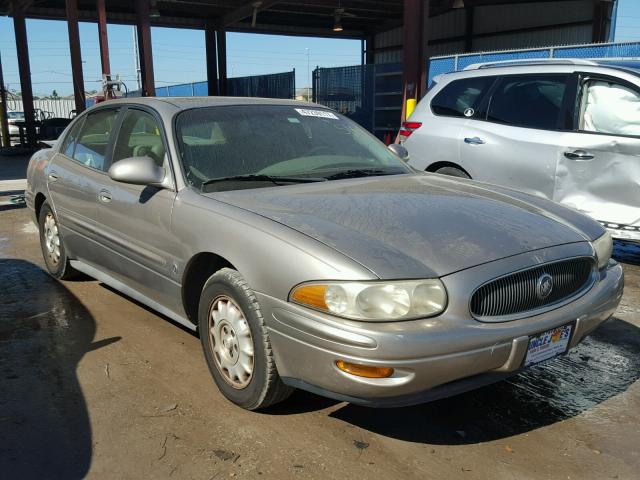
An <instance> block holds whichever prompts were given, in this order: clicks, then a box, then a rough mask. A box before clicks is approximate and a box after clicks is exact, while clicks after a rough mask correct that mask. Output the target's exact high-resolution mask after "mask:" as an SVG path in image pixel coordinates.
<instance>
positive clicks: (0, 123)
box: [0, 57, 11, 147]
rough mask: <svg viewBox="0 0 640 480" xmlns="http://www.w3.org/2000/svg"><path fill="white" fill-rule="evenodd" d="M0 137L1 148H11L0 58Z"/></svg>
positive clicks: (0, 59)
mask: <svg viewBox="0 0 640 480" xmlns="http://www.w3.org/2000/svg"><path fill="white" fill-rule="evenodd" d="M0 104H1V105H0V137H2V146H3V147H10V146H11V137H9V121H8V118H7V91H6V90H5V88H4V73H3V71H2V58H1V57H0Z"/></svg>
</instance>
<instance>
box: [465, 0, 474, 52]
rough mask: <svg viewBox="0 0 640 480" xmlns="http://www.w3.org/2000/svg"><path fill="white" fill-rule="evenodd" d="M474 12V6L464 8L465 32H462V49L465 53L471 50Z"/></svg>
mask: <svg viewBox="0 0 640 480" xmlns="http://www.w3.org/2000/svg"><path fill="white" fill-rule="evenodd" d="M474 13H475V8H474V7H467V8H465V23H466V27H465V32H464V51H465V52H466V53H469V52H472V51H473V16H474Z"/></svg>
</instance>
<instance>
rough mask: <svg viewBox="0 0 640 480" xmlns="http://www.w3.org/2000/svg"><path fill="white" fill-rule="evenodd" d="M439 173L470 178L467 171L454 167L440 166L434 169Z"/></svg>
mask: <svg viewBox="0 0 640 480" xmlns="http://www.w3.org/2000/svg"><path fill="white" fill-rule="evenodd" d="M435 173H439V174H441V175H449V176H450V177H459V178H469V179H470V178H471V177H470V176H469V175H468V174H467V172H465V171H464V170H460V169H459V168H456V167H440V168H439V169H437V170H436V171H435Z"/></svg>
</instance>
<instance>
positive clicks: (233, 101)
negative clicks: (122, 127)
mask: <svg viewBox="0 0 640 480" xmlns="http://www.w3.org/2000/svg"><path fill="white" fill-rule="evenodd" d="M107 104H108V105H116V104H128V105H147V106H149V107H152V108H163V107H165V108H166V107H167V106H168V105H172V106H174V107H176V108H177V109H179V110H186V109H190V108H198V107H216V106H224V105H291V106H297V107H313V108H326V107H324V106H322V105H318V104H316V103H309V102H302V101H298V100H288V99H284V98H259V97H123V98H118V99H115V100H109V101H108V102H101V103H99V104H97V105H96V106H101V105H107Z"/></svg>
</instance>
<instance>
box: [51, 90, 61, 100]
mask: <svg viewBox="0 0 640 480" xmlns="http://www.w3.org/2000/svg"><path fill="white" fill-rule="evenodd" d="M58 98H60V97H59V95H58V92H57V91H55V90H54V91H53V92H51V99H52V100H57V99H58Z"/></svg>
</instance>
